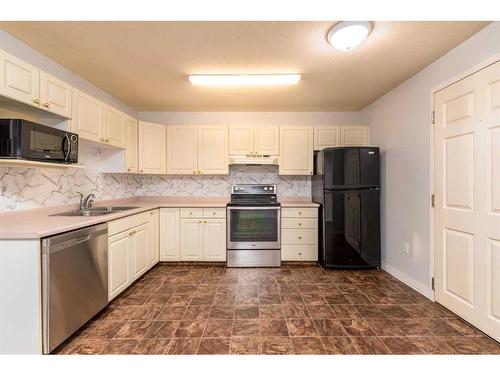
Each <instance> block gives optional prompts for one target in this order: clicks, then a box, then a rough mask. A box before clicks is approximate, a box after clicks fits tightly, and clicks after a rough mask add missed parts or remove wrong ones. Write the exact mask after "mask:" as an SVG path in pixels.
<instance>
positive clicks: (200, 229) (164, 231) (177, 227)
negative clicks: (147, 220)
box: [160, 208, 226, 262]
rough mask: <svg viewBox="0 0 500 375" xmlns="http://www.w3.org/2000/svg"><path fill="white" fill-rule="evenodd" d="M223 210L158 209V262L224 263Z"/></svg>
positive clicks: (224, 229)
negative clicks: (159, 259)
mask: <svg viewBox="0 0 500 375" xmlns="http://www.w3.org/2000/svg"><path fill="white" fill-rule="evenodd" d="M225 216H226V210H225V208H205V209H203V208H181V209H178V208H162V209H160V249H161V250H160V252H161V260H162V261H173V262H175V261H208V262H224V261H225V260H226V218H225Z"/></svg>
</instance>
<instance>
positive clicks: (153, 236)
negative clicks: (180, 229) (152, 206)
mask: <svg viewBox="0 0 500 375" xmlns="http://www.w3.org/2000/svg"><path fill="white" fill-rule="evenodd" d="M148 250H149V251H148V262H149V268H151V267H153V266H154V265H155V264H156V263H158V262H159V261H160V214H159V211H158V210H153V211H150V212H149V247H148Z"/></svg>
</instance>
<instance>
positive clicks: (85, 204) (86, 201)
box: [77, 191, 95, 211]
mask: <svg viewBox="0 0 500 375" xmlns="http://www.w3.org/2000/svg"><path fill="white" fill-rule="evenodd" d="M77 193H78V194H79V195H80V211H83V210H88V209H89V208H90V207H92V203H93V202H94V198H95V195H94V194H92V193H90V194H89V195H87V196H86V197H84V195H83V194H82V193H80V192H79V191H78V192H77Z"/></svg>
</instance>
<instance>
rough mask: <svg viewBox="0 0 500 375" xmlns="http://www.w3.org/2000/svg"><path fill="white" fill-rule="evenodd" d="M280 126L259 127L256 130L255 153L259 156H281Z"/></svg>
mask: <svg viewBox="0 0 500 375" xmlns="http://www.w3.org/2000/svg"><path fill="white" fill-rule="evenodd" d="M279 134H280V128H279V126H258V127H256V128H254V152H255V154H257V155H278V154H279V143H280V139H279Z"/></svg>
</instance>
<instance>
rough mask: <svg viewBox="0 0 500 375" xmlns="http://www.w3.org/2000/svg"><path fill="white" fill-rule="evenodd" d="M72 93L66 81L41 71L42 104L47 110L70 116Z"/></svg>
mask: <svg viewBox="0 0 500 375" xmlns="http://www.w3.org/2000/svg"><path fill="white" fill-rule="evenodd" d="M71 94H72V88H71V86H70V85H68V84H67V83H66V82H63V81H61V80H60V79H57V78H55V77H53V76H51V75H50V74H47V73H45V72H43V71H40V104H41V106H42V107H43V108H44V109H45V110H46V111H49V112H52V113H55V114H58V115H61V116H64V117H67V118H70V117H71V101H72V95H71Z"/></svg>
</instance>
